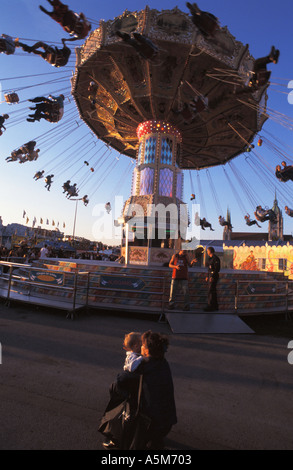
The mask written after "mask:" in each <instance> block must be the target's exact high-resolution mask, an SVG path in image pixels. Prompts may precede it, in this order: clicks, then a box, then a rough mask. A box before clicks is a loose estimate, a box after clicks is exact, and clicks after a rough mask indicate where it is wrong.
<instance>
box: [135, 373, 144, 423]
mask: <svg viewBox="0 0 293 470" xmlns="http://www.w3.org/2000/svg"><path fill="white" fill-rule="evenodd" d="M142 381H143V375H142V374H140V376H139V385H138V395H137V409H136V415H137V414H138V412H139V409H140V402H141V393H142Z"/></svg>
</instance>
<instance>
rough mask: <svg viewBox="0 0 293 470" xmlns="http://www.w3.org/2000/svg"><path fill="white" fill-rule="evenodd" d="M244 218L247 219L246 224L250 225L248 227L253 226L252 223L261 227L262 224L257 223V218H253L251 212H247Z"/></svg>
mask: <svg viewBox="0 0 293 470" xmlns="http://www.w3.org/2000/svg"><path fill="white" fill-rule="evenodd" d="M244 219H245V222H246V225H248V227H251V226H252V225H257V226H258V227H260V225H259V224H258V223H257V221H256V220H251V218H250V215H249V214H246V215H245V216H244Z"/></svg>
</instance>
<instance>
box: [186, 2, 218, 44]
mask: <svg viewBox="0 0 293 470" xmlns="http://www.w3.org/2000/svg"><path fill="white" fill-rule="evenodd" d="M186 6H187V7H188V8H189V10H190V13H191V15H192V22H193V24H194V25H195V26H196V27H197V28H198V29H199V30H200V32H201V33H202V34H203V35H204V36H214V34H215V32H216V31H217V30H218V29H219V27H220V26H219V20H218V18H216V16H214V15H213V14H212V13H209V12H207V11H201V9H200V8H199V7H198V6H197V4H196V3H192V4H191V3H189V2H187V3H186Z"/></svg>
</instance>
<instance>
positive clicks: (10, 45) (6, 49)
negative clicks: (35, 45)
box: [0, 34, 15, 55]
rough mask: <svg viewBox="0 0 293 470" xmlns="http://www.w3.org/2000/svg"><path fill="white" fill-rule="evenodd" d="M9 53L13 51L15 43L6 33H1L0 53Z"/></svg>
mask: <svg viewBox="0 0 293 470" xmlns="http://www.w3.org/2000/svg"><path fill="white" fill-rule="evenodd" d="M1 52H2V53H3V54H6V55H11V54H14V52H15V43H14V40H13V39H12V37H10V36H8V35H7V34H1V36H0V53H1Z"/></svg>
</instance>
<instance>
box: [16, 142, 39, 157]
mask: <svg viewBox="0 0 293 470" xmlns="http://www.w3.org/2000/svg"><path fill="white" fill-rule="evenodd" d="M35 146H36V141H35V140H30V141H29V142H27V143H26V144H24V145H23V146H22V147H20V150H21V151H22V153H23V154H25V155H26V161H33V160H37V159H38V158H39V151H40V149H36V150H35Z"/></svg>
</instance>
